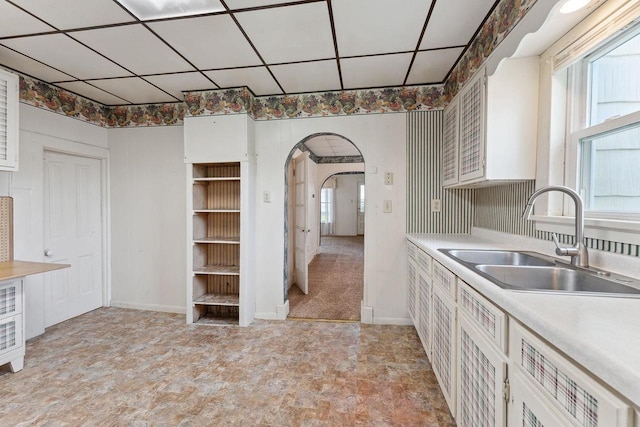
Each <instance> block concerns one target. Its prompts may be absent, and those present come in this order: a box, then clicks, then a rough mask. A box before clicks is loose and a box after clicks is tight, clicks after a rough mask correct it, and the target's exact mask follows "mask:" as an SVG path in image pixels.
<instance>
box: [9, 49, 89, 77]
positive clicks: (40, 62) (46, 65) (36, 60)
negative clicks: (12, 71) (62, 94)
mask: <svg viewBox="0 0 640 427" xmlns="http://www.w3.org/2000/svg"><path fill="white" fill-rule="evenodd" d="M0 46H2V47H4V48H5V49H9V50H10V51H13V52H15V53H17V54H18V55H22V56H24V57H25V58H28V59H30V60H31V61H35V62H37V63H38V64H42V65H44V66H45V67H48V68H51V69H52V70H55V71H57V72H59V73H62V74H66V75H67V76H69V77H71V78H73V79H74V80H70V81H77V80H80V79H78V78H77V77H75V76H73V75H71V74H69V73H67V72H64V71H62V70H59V69H57V68H56V67H53V66H51V65H49V64H45V63H44V62H42V61H40V60H38V59H35V58H32V57H30V56H29V55H25V54H24V53H22V52H19V51H17V50H15V49H14V48H12V47H9V46H5V45H4V44H2V43H0ZM0 65H2V66H3V67H8V65H4V64H0ZM9 68H10V67H9ZM16 72H18V71H17V70H16ZM20 73H22V71H20ZM23 74H26V73H23ZM31 77H33V76H31ZM34 78H35V77H34Z"/></svg>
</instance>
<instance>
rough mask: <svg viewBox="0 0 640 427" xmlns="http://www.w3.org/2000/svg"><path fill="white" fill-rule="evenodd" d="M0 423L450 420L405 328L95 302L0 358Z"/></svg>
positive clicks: (418, 422) (381, 422)
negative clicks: (14, 358) (192, 316)
mask: <svg viewBox="0 0 640 427" xmlns="http://www.w3.org/2000/svg"><path fill="white" fill-rule="evenodd" d="M0 425H1V426H32V425H35V426H81V425H95V426H121V425H131V426H178V425H180V426H192V425H193V426H195V425H198V426H203V425H211V426H232V425H238V426H319V425H321V426H350V425H371V426H385V425H390V426H396V425H397V426H454V425H455V424H454V422H453V420H452V419H451V417H450V415H449V412H448V409H447V407H446V403H445V401H444V398H443V397H442V394H441V392H440V390H439V387H438V385H437V382H436V379H435V377H434V375H433V372H432V371H431V366H430V364H429V362H428V360H427V359H426V357H425V355H424V352H423V351H422V348H421V346H420V342H419V340H418V337H417V335H416V333H415V330H414V329H413V328H411V327H404V326H372V325H361V324H359V323H331V322H302V321H291V320H288V321H284V322H267V321H256V322H255V323H254V324H252V325H251V326H250V327H247V328H239V327H215V326H214V327H207V326H195V325H186V324H185V323H184V316H182V315H175V314H166V313H155V312H145V311H137V310H124V309H117V308H104V309H99V310H96V311H93V312H90V313H87V314H85V315H83V316H80V317H77V318H75V319H71V320H69V321H67V322H64V323H61V324H59V325H56V326H53V327H51V328H49V329H47V332H46V333H45V334H44V335H42V336H40V337H37V338H34V339H32V340H30V341H29V342H28V343H27V357H26V360H25V368H24V369H23V370H22V371H20V372H18V373H16V374H12V373H10V372H9V371H8V365H5V366H4V367H1V368H0Z"/></svg>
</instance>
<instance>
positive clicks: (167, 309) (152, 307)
mask: <svg viewBox="0 0 640 427" xmlns="http://www.w3.org/2000/svg"><path fill="white" fill-rule="evenodd" d="M110 306H111V307H117V308H129V309H133V310H144V311H159V312H162V313H178V314H186V312H187V310H186V308H185V307H180V306H177V305H159V304H139V303H131V302H125V301H111V304H110Z"/></svg>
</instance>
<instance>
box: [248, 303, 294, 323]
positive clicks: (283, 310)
mask: <svg viewBox="0 0 640 427" xmlns="http://www.w3.org/2000/svg"><path fill="white" fill-rule="evenodd" d="M288 315H289V300H286V301H285V302H284V304H278V305H277V306H276V311H275V313H274V312H273V311H263V312H256V314H255V316H254V318H255V319H261V320H287V316H288Z"/></svg>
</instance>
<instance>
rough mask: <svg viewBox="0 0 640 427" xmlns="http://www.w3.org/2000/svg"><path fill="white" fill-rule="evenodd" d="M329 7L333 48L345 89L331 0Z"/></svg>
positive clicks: (342, 86)
mask: <svg viewBox="0 0 640 427" xmlns="http://www.w3.org/2000/svg"><path fill="white" fill-rule="evenodd" d="M327 9H328V11H329V23H330V24H331V35H332V37H333V49H334V51H335V54H336V65H337V66H338V78H339V79H340V89H341V90H344V82H343V81H342V67H341V66H340V51H339V49H338V36H337V34H336V23H335V20H334V19H333V6H332V4H331V0H327Z"/></svg>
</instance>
